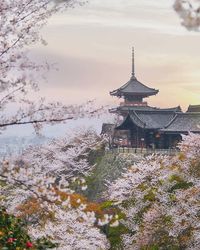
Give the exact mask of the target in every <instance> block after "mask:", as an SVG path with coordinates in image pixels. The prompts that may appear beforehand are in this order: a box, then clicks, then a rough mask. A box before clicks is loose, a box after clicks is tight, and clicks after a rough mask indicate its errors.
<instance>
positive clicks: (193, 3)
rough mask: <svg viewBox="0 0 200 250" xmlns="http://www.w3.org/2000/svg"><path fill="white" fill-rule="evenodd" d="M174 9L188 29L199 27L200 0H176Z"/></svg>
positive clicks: (197, 28)
mask: <svg viewBox="0 0 200 250" xmlns="http://www.w3.org/2000/svg"><path fill="white" fill-rule="evenodd" d="M174 9H175V11H176V12H177V13H178V15H179V16H180V18H181V19H182V25H184V26H185V27H186V28H187V29H189V30H199V28H200V1H199V0H176V1H175V3H174Z"/></svg>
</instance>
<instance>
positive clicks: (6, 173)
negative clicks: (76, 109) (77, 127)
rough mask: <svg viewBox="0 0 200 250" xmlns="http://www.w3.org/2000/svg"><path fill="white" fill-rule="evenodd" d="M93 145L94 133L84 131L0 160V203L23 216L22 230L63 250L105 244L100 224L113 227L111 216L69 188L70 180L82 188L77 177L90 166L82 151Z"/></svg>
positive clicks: (85, 152) (97, 143)
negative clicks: (25, 228)
mask: <svg viewBox="0 0 200 250" xmlns="http://www.w3.org/2000/svg"><path fill="white" fill-rule="evenodd" d="M86 138H87V139H86ZM98 145H99V142H98V140H97V137H96V136H95V134H94V133H93V132H91V133H89V132H87V133H86V134H84V135H83V134H82V135H81V134H78V135H76V136H75V138H74V139H72V138H71V139H69V138H68V140H58V141H54V142H53V143H52V144H51V143H50V144H49V145H47V146H46V147H43V148H41V147H38V148H36V149H35V150H33V148H32V149H29V150H28V151H26V152H25V153H24V154H23V155H22V157H21V159H20V157H18V159H17V160H13V161H10V162H9V161H4V162H3V163H2V166H1V170H0V178H1V181H2V183H4V184H3V185H2V187H1V190H0V194H1V199H0V206H3V207H5V208H6V210H7V212H9V213H10V214H14V215H15V216H17V217H21V218H23V219H24V220H26V223H27V225H28V234H29V235H30V236H31V237H32V239H33V240H35V241H36V240H38V239H42V238H46V239H48V240H50V241H51V242H52V243H54V244H56V246H57V248H56V249H63V250H64V249H67V250H68V249H77V250H78V249H108V248H109V241H108V240H107V238H106V236H105V235H104V234H103V233H102V232H101V231H100V227H101V226H103V225H106V224H108V223H110V224H111V226H113V227H114V226H117V221H118V218H117V215H116V214H109V213H107V211H105V212H104V211H103V210H102V209H101V206H100V204H96V203H91V202H89V201H88V200H87V199H86V198H85V197H84V196H82V195H79V194H76V193H75V191H74V190H73V189H72V186H73V183H74V182H77V183H78V184H79V185H80V186H81V189H82V190H84V189H86V188H87V186H86V183H85V181H84V179H83V174H85V173H87V171H89V167H90V166H89V163H88V162H87V155H88V154H89V151H91V150H92V149H95V147H98ZM45 161H46V162H45ZM91 167H92V166H91ZM84 172H85V173H84ZM79 176H82V177H80V178H79Z"/></svg>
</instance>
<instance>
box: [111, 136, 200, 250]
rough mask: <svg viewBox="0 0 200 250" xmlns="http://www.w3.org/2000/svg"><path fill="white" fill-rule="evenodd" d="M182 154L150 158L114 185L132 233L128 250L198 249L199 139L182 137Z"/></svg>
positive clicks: (113, 192) (126, 243)
mask: <svg viewBox="0 0 200 250" xmlns="http://www.w3.org/2000/svg"><path fill="white" fill-rule="evenodd" d="M180 150H181V152H180V154H178V155H175V156H162V155H153V156H150V157H147V158H145V159H143V161H141V162H138V163H136V164H134V165H133V166H132V167H130V169H129V170H128V172H126V173H125V174H123V176H122V178H119V179H118V180H116V181H115V182H114V183H111V184H110V187H109V191H108V195H109V196H110V197H111V199H112V200H114V201H116V202H117V203H118V204H119V206H120V207H121V209H122V211H124V212H125V214H126V216H127V220H124V221H123V223H124V224H125V225H126V226H127V227H128V228H129V229H130V231H131V233H130V234H126V235H124V249H146V248H147V249H151V248H153V247H155V248H159V249H168V248H167V247H169V248H170V249H171V248H173V247H174V249H195V250H197V249H199V246H200V237H199V235H200V224H199V211H200V210H199V209H200V208H199V198H200V197H199V193H200V179H199V177H200V174H199V173H200V172H199V166H200V160H199V154H200V135H197V134H190V135H188V136H183V141H182V143H181V144H180Z"/></svg>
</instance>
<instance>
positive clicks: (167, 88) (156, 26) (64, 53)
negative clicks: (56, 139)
mask: <svg viewBox="0 0 200 250" xmlns="http://www.w3.org/2000/svg"><path fill="white" fill-rule="evenodd" d="M173 2H174V1H173V0H88V4H86V5H85V6H83V7H76V8H74V9H69V10H68V11H66V12H63V13H62V14H57V15H56V16H53V17H52V18H51V19H50V20H49V22H48V25H47V26H45V27H44V28H43V30H42V31H41V34H42V35H43V37H44V38H45V39H46V41H47V42H48V45H47V46H41V45H36V46H34V47H32V48H31V56H32V57H34V59H36V60H37V61H44V60H47V61H48V62H50V63H56V67H57V68H58V69H59V71H54V70H52V71H51V72H50V73H49V74H47V75H46V77H47V81H40V88H41V95H43V96H46V97H47V99H48V100H55V101H57V100H58V101H62V102H63V103H65V104H73V103H82V102H84V101H86V100H88V99H90V100H91V99H94V98H96V99H97V101H98V103H101V104H104V105H106V104H108V105H111V106H113V107H114V106H116V105H118V104H119V102H120V100H118V99H116V98H113V97H111V96H109V92H110V91H112V90H114V89H116V88H118V87H120V86H122V85H123V84H124V83H126V82H127V81H128V80H129V78H130V75H131V47H132V46H134V47H135V54H136V58H135V60H136V76H137V78H138V80H140V81H141V82H143V83H144V84H146V85H148V86H149V87H153V88H156V89H159V90H160V93H159V94H158V95H157V96H155V97H151V98H149V99H147V101H148V103H149V105H152V106H157V107H172V106H177V105H181V106H182V107H183V109H184V110H186V108H187V106H188V105H189V104H200V71H199V68H200V46H199V44H200V33H195V32H189V31H187V30H186V29H185V28H184V27H182V26H181V25H180V23H181V20H180V19H179V17H178V16H177V14H176V13H175V12H174V10H173V8H172V5H173ZM106 119H109V118H108V117H106V118H102V120H101V121H99V120H95V119H94V120H92V121H91V120H90V121H86V120H83V121H80V122H78V121H77V122H74V121H73V122H72V123H67V125H59V126H53V127H47V128H46V129H45V133H46V134H47V135H48V136H59V135H63V134H64V133H65V131H66V129H67V130H68V129H70V128H74V127H80V126H81V127H82V126H84V125H87V126H88V125H90V126H94V127H96V128H97V127H98V131H100V129H101V124H102V121H103V122H107V121H108V120H106ZM30 133H33V130H32V129H31V127H26V128H25V127H23V128H17V127H16V128H14V129H13V128H10V129H8V130H6V132H5V135H16V134H19V135H30Z"/></svg>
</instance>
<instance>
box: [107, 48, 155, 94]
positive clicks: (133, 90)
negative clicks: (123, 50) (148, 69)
mask: <svg viewBox="0 0 200 250" xmlns="http://www.w3.org/2000/svg"><path fill="white" fill-rule="evenodd" d="M158 92H159V90H156V89H154V88H149V87H147V86H146V85H144V84H143V83H141V82H140V81H138V80H137V78H136V77H135V58H134V48H133V50H132V77H131V79H130V80H129V81H128V82H127V83H125V84H124V85H123V86H122V87H120V88H118V89H116V90H113V91H111V92H110V95H112V96H118V97H121V96H125V95H132V96H141V97H148V96H152V95H156V94H157V93H158Z"/></svg>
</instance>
